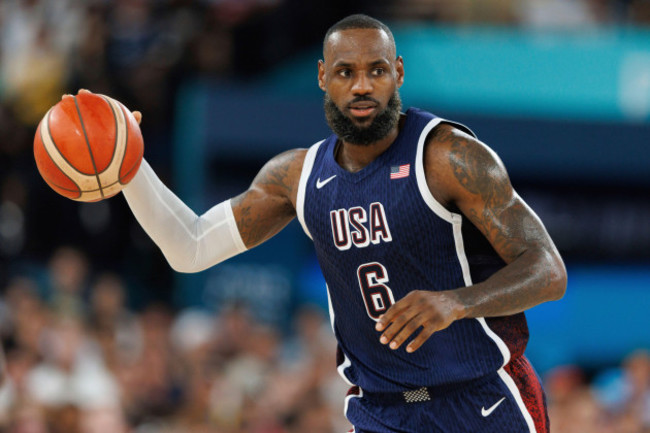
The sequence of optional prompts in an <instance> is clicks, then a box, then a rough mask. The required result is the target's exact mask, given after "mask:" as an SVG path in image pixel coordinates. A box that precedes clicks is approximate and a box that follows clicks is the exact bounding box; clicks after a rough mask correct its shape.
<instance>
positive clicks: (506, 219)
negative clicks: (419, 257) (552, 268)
mask: <svg viewBox="0 0 650 433" xmlns="http://www.w3.org/2000/svg"><path fill="white" fill-rule="evenodd" d="M440 149H442V154H439V155H438V158H437V159H436V161H437V162H436V163H437V166H438V173H440V174H439V180H440V182H439V183H438V185H441V188H442V189H443V194H445V196H446V197H447V198H448V202H449V203H453V204H454V205H455V206H456V207H457V208H458V209H459V210H460V211H461V212H462V213H463V214H464V215H465V216H466V217H467V218H468V219H469V220H470V221H471V222H472V223H473V224H474V225H475V226H476V227H477V228H478V229H479V230H480V231H481V232H482V233H483V235H484V236H485V237H486V238H487V240H488V241H489V242H490V244H491V245H492V247H493V248H494V249H495V251H496V252H497V253H498V254H499V255H500V256H501V258H503V260H504V261H506V262H507V263H510V262H512V261H513V260H515V259H516V258H517V257H519V256H520V255H521V254H523V253H524V252H525V251H527V250H529V249H533V248H537V247H544V246H549V245H550V238H549V236H548V234H547V232H546V229H545V228H544V226H543V224H542V222H541V221H540V219H539V218H538V217H537V215H536V214H535V213H534V212H533V210H532V209H531V208H530V207H529V206H528V205H527V204H526V203H525V202H524V201H523V199H522V198H521V197H519V195H518V194H517V193H516V191H515V190H514V189H513V187H512V184H511V183H510V179H509V177H508V174H507V172H506V169H505V167H504V165H503V163H502V162H501V160H500V159H499V157H498V156H497V155H496V153H494V152H493V151H492V150H491V149H489V148H488V147H487V146H485V145H484V144H482V143H480V142H479V141H477V140H476V139H474V138H473V137H470V136H468V135H466V134H463V133H460V132H457V131H454V133H452V134H449V135H448V136H447V140H445V143H444V145H443V146H440V147H439V149H438V151H440ZM441 155H442V157H441Z"/></svg>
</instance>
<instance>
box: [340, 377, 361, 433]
mask: <svg viewBox="0 0 650 433" xmlns="http://www.w3.org/2000/svg"><path fill="white" fill-rule="evenodd" d="M361 397H363V389H361V387H359V394H349V395H347V396H345V402H344V403H343V416H345V418H348V406H349V405H350V400H352V399H353V398H361ZM348 419H349V418H348ZM356 431H357V430H356V427H354V426H353V427H352V433H354V432H356Z"/></svg>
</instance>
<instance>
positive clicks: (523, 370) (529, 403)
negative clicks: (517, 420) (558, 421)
mask: <svg viewBox="0 0 650 433" xmlns="http://www.w3.org/2000/svg"><path fill="white" fill-rule="evenodd" d="M504 370H505V371H506V372H507V373H508V375H510V377H512V379H513V380H514V381H515V385H517V389H519V393H520V394H521V398H522V400H523V401H524V405H525V406H526V408H527V409H528V412H529V413H530V416H531V417H532V418H533V422H534V423H535V429H536V430H537V433H549V420H548V411H547V410H546V397H545V395H544V389H543V388H542V384H541V382H540V381H539V378H538V377H537V373H535V370H534V369H533V366H532V365H531V364H530V362H528V359H526V357H525V356H520V357H518V358H515V359H513V360H511V361H510V362H509V363H508V365H506V366H505V367H504Z"/></svg>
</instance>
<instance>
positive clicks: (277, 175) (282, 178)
mask: <svg viewBox="0 0 650 433" xmlns="http://www.w3.org/2000/svg"><path fill="white" fill-rule="evenodd" d="M307 151H308V149H291V150H287V151H285V152H282V153H280V154H278V155H276V156H274V157H273V158H271V159H270V160H269V161H268V162H267V163H266V164H265V165H264V167H262V169H261V170H260V172H259V173H258V174H257V176H256V177H255V179H254V180H253V185H252V186H253V188H259V189H263V190H264V191H266V192H267V193H270V194H273V195H277V196H284V197H286V198H288V199H290V200H291V202H293V203H295V198H296V195H297V193H298V182H299V181H300V175H301V173H302V166H303V163H304V161H305V155H306V154H307Z"/></svg>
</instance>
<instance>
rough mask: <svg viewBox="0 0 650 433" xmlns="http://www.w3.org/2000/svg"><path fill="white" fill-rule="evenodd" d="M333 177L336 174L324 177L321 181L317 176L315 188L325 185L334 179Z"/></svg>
mask: <svg viewBox="0 0 650 433" xmlns="http://www.w3.org/2000/svg"><path fill="white" fill-rule="evenodd" d="M335 177H336V175H334V176H331V177H328V178H327V179H325V180H323V181H321V180H320V177H319V178H318V179H316V189H321V188H322V187H324V186H325V185H327V184H328V183H329V181H330V180H332V179H334V178H335Z"/></svg>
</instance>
